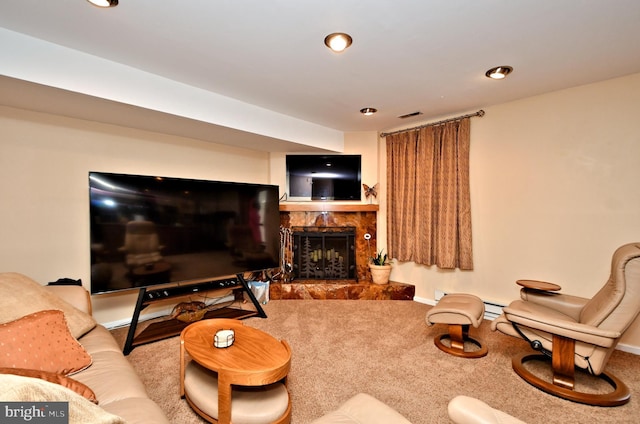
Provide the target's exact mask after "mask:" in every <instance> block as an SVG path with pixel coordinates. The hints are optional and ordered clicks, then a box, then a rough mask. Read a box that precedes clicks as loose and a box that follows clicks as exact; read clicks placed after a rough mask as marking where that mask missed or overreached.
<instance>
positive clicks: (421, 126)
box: [380, 109, 484, 137]
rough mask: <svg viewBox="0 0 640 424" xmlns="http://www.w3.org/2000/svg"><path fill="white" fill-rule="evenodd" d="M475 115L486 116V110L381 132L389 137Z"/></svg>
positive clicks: (381, 134)
mask: <svg viewBox="0 0 640 424" xmlns="http://www.w3.org/2000/svg"><path fill="white" fill-rule="evenodd" d="M474 116H479V117H483V116H484V110H482V109H480V110H479V111H477V112H475V113H469V114H467V115H462V116H456V117H455V118H448V119H443V120H442V121H437V122H432V123H430V124H424V125H419V126H417V127H412V128H406V129H404V130H398V131H393V132H389V133H380V137H387V136H389V135H393V134H400V133H403V132H408V131H414V130H419V129H420V128H426V127H433V126H436V125H442V124H446V123H447V122H453V121H459V120H461V119H464V118H473V117H474Z"/></svg>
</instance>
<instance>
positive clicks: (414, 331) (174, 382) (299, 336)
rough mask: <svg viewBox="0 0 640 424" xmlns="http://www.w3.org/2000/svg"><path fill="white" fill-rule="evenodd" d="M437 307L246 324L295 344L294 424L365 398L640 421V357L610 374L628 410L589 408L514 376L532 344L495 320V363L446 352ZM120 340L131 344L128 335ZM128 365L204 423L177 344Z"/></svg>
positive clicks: (292, 303)
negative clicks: (516, 358) (188, 394)
mask: <svg viewBox="0 0 640 424" xmlns="http://www.w3.org/2000/svg"><path fill="white" fill-rule="evenodd" d="M428 308H430V306H427V305H423V304H420V303H416V302H411V301H349V300H346V301H343V300H329V301H314V300H310V301H307V300H279V301H271V302H270V303H269V304H268V305H266V306H265V311H266V312H267V314H268V316H269V317H268V318H267V319H260V318H250V319H247V320H245V321H244V322H245V324H246V325H250V326H252V327H256V328H259V329H261V330H264V331H267V332H269V333H270V334H272V335H273V336H275V337H277V338H280V339H286V340H287V341H288V342H289V344H290V345H291V348H292V350H293V358H292V367H291V372H290V374H289V379H288V388H289V391H290V393H291V397H292V403H293V413H292V417H293V419H292V421H293V423H294V424H304V423H309V422H310V421H311V420H313V419H314V418H316V417H319V416H321V415H323V414H325V413H326V412H328V411H330V410H332V409H334V408H336V407H338V406H339V405H340V404H341V403H342V402H344V401H345V400H347V399H348V398H349V397H351V396H353V395H354V394H356V393H358V392H366V393H369V394H371V395H373V396H375V397H377V398H378V399H380V400H382V401H384V402H386V403H387V404H389V405H390V406H392V407H394V408H395V409H397V410H398V411H399V412H400V413H401V414H402V415H404V416H405V417H406V418H407V419H409V420H410V421H411V422H412V423H414V424H426V423H447V422H449V420H448V418H447V403H448V402H449V400H450V399H452V398H453V397H455V396H456V395H459V394H464V395H468V396H474V397H477V398H479V399H481V400H483V401H485V402H487V403H489V404H490V405H492V406H494V407H499V408H501V409H503V410H504V411H506V412H508V413H510V414H512V415H514V416H517V417H518V418H520V419H522V420H524V421H526V422H528V423H530V424H535V423H540V424H542V423H545V424H546V423H637V422H640V418H638V417H640V356H636V355H632V354H629V353H625V352H620V351H616V352H615V353H614V354H613V356H612V358H611V360H610V362H609V366H608V370H609V371H611V372H613V373H614V374H616V375H617V376H618V377H619V378H621V379H622V380H623V381H624V382H626V383H627V385H628V386H629V388H630V389H631V393H632V395H631V401H630V402H629V403H628V404H627V405H624V406H620V407H616V408H600V407H592V406H585V405H580V404H577V403H573V402H569V401H565V400H562V399H559V398H556V397H554V396H550V395H547V394H545V393H543V392H541V391H539V390H537V389H535V388H534V387H532V386H530V385H529V384H527V383H526V382H524V381H523V380H521V379H520V378H519V377H518V376H517V375H515V373H514V372H513V370H512V369H511V356H512V355H514V354H515V353H518V352H521V351H523V350H527V349H529V348H528V345H527V344H526V343H525V342H523V341H521V340H518V339H516V338H513V337H509V336H505V335H503V334H501V333H494V332H491V331H490V329H489V324H490V323H489V322H487V321H485V322H483V324H482V325H481V327H480V328H479V329H477V330H475V329H472V334H474V335H478V336H479V337H480V338H481V339H482V340H484V341H485V342H486V344H487V346H488V348H489V354H488V355H487V356H486V357H484V358H480V359H462V358H456V357H454V356H451V355H447V354H445V353H443V352H441V351H440V350H438V349H437V348H436V347H435V346H434V344H433V337H434V335H437V334H440V333H441V332H444V331H446V326H435V327H427V325H426V324H425V320H424V318H425V314H426V311H427V310H428ZM113 333H114V335H115V336H116V337H117V338H118V340H119V341H120V342H121V343H123V341H124V338H125V335H126V329H118V330H114V331H113ZM129 360H130V361H131V362H132V363H133V365H134V367H135V368H136V370H137V371H138V373H139V374H140V376H141V378H142V380H143V382H144V383H145V385H146V387H147V390H148V392H149V395H150V396H151V398H152V399H154V400H155V401H156V402H158V403H159V404H160V406H161V407H162V408H163V409H164V411H165V412H166V414H167V416H168V417H169V419H170V420H171V421H172V422H174V423H180V424H186V423H201V422H203V421H202V420H200V419H199V418H198V417H197V416H196V414H195V413H193V412H192V410H191V409H190V408H189V406H188V405H187V404H186V403H185V401H184V400H182V399H180V398H179V395H178V387H179V381H178V360H179V340H178V338H177V337H174V338H171V339H167V340H163V341H160V342H156V343H152V344H148V345H144V346H140V347H137V348H136V349H134V350H133V352H131V354H130V355H129Z"/></svg>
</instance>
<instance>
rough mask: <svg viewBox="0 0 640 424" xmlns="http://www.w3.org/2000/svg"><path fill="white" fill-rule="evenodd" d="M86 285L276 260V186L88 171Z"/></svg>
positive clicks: (120, 284)
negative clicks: (88, 258) (88, 271)
mask: <svg viewBox="0 0 640 424" xmlns="http://www.w3.org/2000/svg"><path fill="white" fill-rule="evenodd" d="M89 197H90V219H91V227H90V233H91V292H92V293H94V294H97V293H105V292H112V291H117V290H127V289H134V288H141V287H148V286H153V285H157V284H167V283H190V282H193V283H199V282H204V281H208V280H214V279H216V278H221V277H227V276H233V275H235V274H237V273H241V272H246V271H259V270H263V269H268V268H275V267H278V266H279V252H280V232H279V229H280V213H279V205H278V186H273V185H261V184H242V183H232V182H221V181H203V180H190V179H180V178H166V177H154V176H142V175H125V174H111V173H103V172H90V173H89Z"/></svg>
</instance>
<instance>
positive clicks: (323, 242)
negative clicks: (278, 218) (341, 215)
mask: <svg viewBox="0 0 640 424" xmlns="http://www.w3.org/2000/svg"><path fill="white" fill-rule="evenodd" d="M292 230H293V277H294V278H298V279H303V280H345V279H354V278H355V276H356V255H355V235H356V231H355V230H356V229H355V227H294V228H293V229H292Z"/></svg>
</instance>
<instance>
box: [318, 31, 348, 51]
mask: <svg viewBox="0 0 640 424" xmlns="http://www.w3.org/2000/svg"><path fill="white" fill-rule="evenodd" d="M352 42H353V38H351V36H350V35H349V34H345V33H344V32H334V33H333V34H329V35H327V36H326V37H324V44H325V45H326V46H327V47H329V48H330V49H331V50H332V51H334V52H336V53H340V52H341V51H344V49H346V48H347V47H349V46H350V45H351V43H352Z"/></svg>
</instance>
